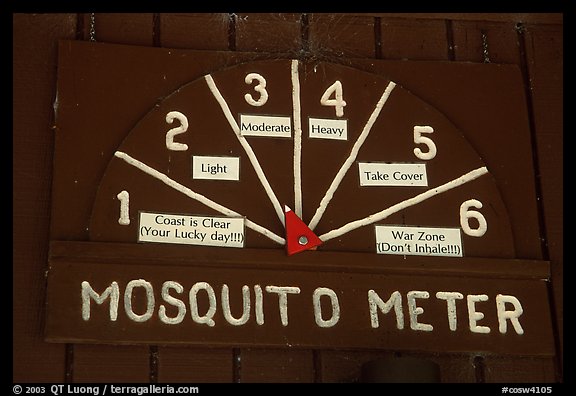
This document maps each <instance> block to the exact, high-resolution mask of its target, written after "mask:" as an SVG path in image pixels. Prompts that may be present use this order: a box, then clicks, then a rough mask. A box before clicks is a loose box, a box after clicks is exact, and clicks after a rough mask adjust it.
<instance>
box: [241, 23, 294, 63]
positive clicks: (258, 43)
mask: <svg viewBox="0 0 576 396" xmlns="http://www.w3.org/2000/svg"><path fill="white" fill-rule="evenodd" d="M300 30H301V27H300V14H238V15H237V18H236V50H237V51H258V52H270V53H289V52H297V51H299V50H300V48H301V47H302V43H301V34H300Z"/></svg>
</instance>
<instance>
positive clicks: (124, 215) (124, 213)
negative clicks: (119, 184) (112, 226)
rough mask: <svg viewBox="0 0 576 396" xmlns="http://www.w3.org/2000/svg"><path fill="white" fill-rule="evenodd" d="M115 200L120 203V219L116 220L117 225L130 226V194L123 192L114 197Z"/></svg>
mask: <svg viewBox="0 0 576 396" xmlns="http://www.w3.org/2000/svg"><path fill="white" fill-rule="evenodd" d="M116 198H118V200H119V201H120V217H119V218H118V224H120V225H128V224H130V194H128V191H126V190H123V191H122V192H120V193H118V195H116Z"/></svg>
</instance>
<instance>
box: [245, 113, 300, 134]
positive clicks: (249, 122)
mask: <svg viewBox="0 0 576 396" xmlns="http://www.w3.org/2000/svg"><path fill="white" fill-rule="evenodd" d="M240 135H242V136H261V137H280V138H290V137H292V126H291V119H290V117H284V116H262V115H250V114H240Z"/></svg>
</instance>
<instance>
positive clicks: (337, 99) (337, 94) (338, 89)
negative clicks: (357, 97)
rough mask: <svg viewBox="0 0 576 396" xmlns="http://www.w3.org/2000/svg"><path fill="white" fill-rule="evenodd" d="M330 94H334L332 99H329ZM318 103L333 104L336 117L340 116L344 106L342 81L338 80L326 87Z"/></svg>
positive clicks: (323, 104) (342, 113)
mask: <svg viewBox="0 0 576 396" xmlns="http://www.w3.org/2000/svg"><path fill="white" fill-rule="evenodd" d="M332 94H334V99H330V96H331V95H332ZM320 104H321V105H322V106H334V107H335V108H336V117H342V116H343V115H344V106H346V101H345V100H344V95H343V93H342V83H341V82H340V81H336V82H335V83H334V84H332V85H330V86H329V87H328V89H326V91H325V92H324V94H323V95H322V97H321V98H320Z"/></svg>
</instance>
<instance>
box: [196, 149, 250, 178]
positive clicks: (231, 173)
mask: <svg viewBox="0 0 576 396" xmlns="http://www.w3.org/2000/svg"><path fill="white" fill-rule="evenodd" d="M192 178H193V179H197V180H198V179H201V180H240V158H239V157H209V156H200V155H194V156H192Z"/></svg>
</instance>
